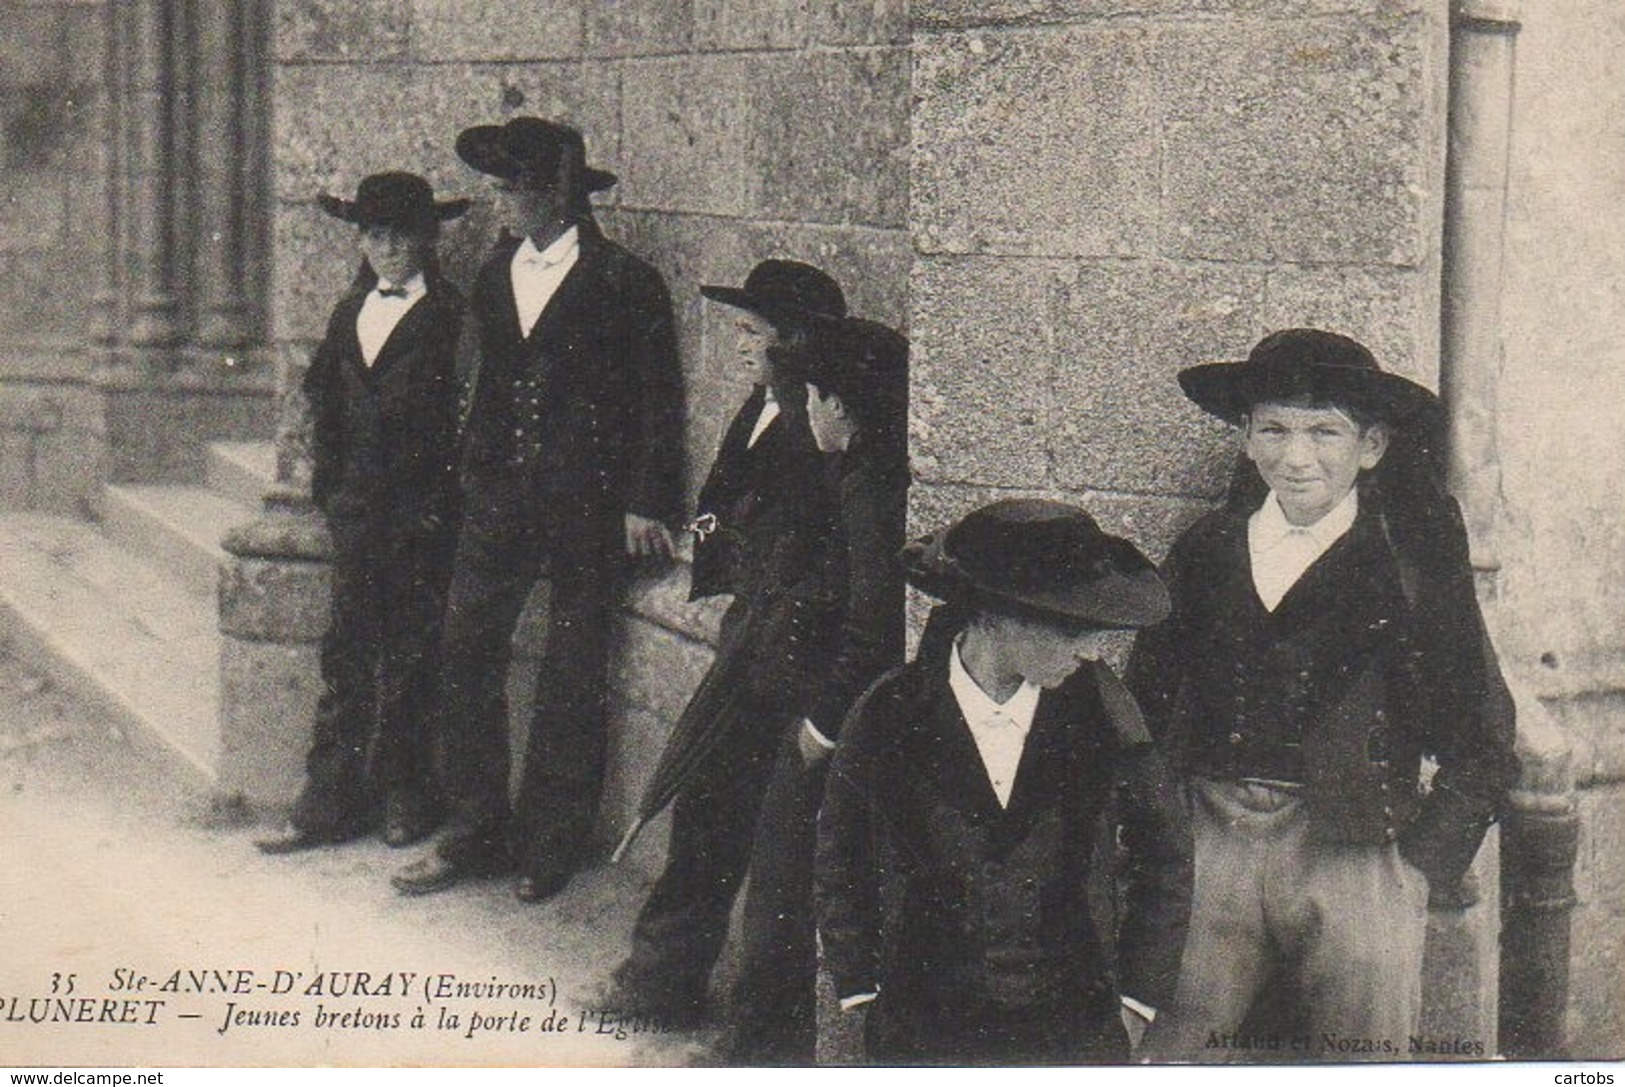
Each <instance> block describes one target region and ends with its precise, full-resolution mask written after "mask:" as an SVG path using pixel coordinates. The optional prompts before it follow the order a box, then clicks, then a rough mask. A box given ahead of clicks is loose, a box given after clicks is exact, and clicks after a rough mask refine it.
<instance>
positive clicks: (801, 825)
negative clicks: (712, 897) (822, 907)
mask: <svg viewBox="0 0 1625 1087" xmlns="http://www.w3.org/2000/svg"><path fill="white" fill-rule="evenodd" d="M797 731H799V725H798V726H797V727H796V728H792V729H789V730H787V732H786V734H785V737H784V740H783V742H782V743H781V744H780V745H779V752H778V758H777V759H776V760H775V762H774V767H773V777H772V780H771V781H770V782H769V783H768V787H767V795H766V796H765V797H764V799H763V802H762V810H761V815H760V817H759V819H758V821H757V826H756V842H755V845H754V847H753V848H752V850H751V861H750V885H749V887H748V889H747V890H746V892H745V961H744V967H743V970H742V971H741V973H740V977H739V989H738V991H737V993H736V994H735V998H734V1009H735V1011H734V1036H733V1052H732V1054H731V1057H732V1059H733V1060H734V1061H735V1062H737V1063H741V1064H753V1065H768V1064H771V1065H810V1064H812V1063H813V1060H814V1058H815V1057H816V1055H817V1042H818V1020H817V1006H816V994H817V986H818V924H817V920H816V917H815V915H814V912H813V854H814V853H815V852H816V849H817V845H818V807H819V805H820V804H821V803H822V802H823V799H824V778H825V776H826V773H827V771H828V769H829V760H828V759H827V758H826V759H824V760H823V761H821V762H818V763H816V764H814V765H812V766H808V765H807V764H806V762H805V760H803V759H802V757H801V749H800V745H799V744H798V742H797V735H796V734H797Z"/></svg>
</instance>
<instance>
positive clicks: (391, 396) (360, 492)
mask: <svg viewBox="0 0 1625 1087" xmlns="http://www.w3.org/2000/svg"><path fill="white" fill-rule="evenodd" d="M425 278H426V285H427V287H428V293H427V294H426V295H425V296H424V297H423V298H421V299H419V300H418V302H417V304H416V305H414V306H413V307H412V308H411V309H410V310H408V311H407V312H406V314H405V315H404V316H402V318H401V320H400V322H399V323H398V324H397V325H396V326H395V328H394V329H393V330H392V331H391V333H390V336H389V339H388V340H387V341H385V343H384V345H383V347H382V348H381V349H380V350H379V353H378V357H377V358H376V359H375V360H374V361H373V364H372V366H370V367H369V366H367V365H366V364H365V363H364V362H363V361H362V357H361V344H360V341H359V340H358V339H357V337H356V317H357V315H358V314H359V313H360V312H361V307H362V305H363V303H365V301H366V298H367V294H368V292H370V291H371V290H372V288H373V287H374V286H375V285H376V277H375V276H372V275H370V274H364V275H362V276H360V277H358V278H357V280H356V283H355V285H354V286H353V288H352V289H351V290H350V291H349V292H348V293H347V294H346V295H345V296H344V297H343V298H342V299H340V301H339V303H338V305H337V306H336V307H335V308H334V310H333V314H332V316H331V317H330V318H329V320H328V323H327V334H326V335H325V336H324V337H323V339H322V342H321V344H320V345H319V346H318V347H317V348H316V352H315V354H314V356H313V357H312V359H311V364H310V367H309V369H307V370H306V371H305V376H304V380H303V390H304V393H305V396H306V398H307V400H308V401H309V403H310V407H311V418H312V432H311V441H312V449H311V459H312V471H311V483H310V489H311V497H312V498H313V499H314V500H315V502H316V504H317V505H318V506H319V507H320V508H322V509H323V510H324V511H326V512H327V513H328V514H329V515H333V516H365V515H368V514H379V515H385V516H387V517H389V519H390V520H392V521H394V522H395V523H405V524H411V523H415V522H417V521H419V520H420V519H423V518H425V517H432V518H434V519H437V520H440V521H442V522H446V523H449V522H450V521H451V520H452V519H453V517H454V516H455V513H456V508H457V475H456V469H457V460H458V446H457V392H456V383H455V371H454V368H455V352H456V346H457V338H458V329H459V326H460V323H461V320H462V316H463V298H462V295H461V294H460V293H459V292H458V291H457V289H456V288H455V287H453V286H452V285H451V284H450V283H448V282H446V281H445V280H444V279H441V278H440V277H439V276H438V275H435V274H432V273H430V274H428V275H426V277H425Z"/></svg>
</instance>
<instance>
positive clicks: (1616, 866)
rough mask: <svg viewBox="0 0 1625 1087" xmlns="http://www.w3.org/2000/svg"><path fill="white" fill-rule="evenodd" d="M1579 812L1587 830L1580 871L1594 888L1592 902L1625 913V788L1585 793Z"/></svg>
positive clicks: (1584, 833) (1610, 788)
mask: <svg viewBox="0 0 1625 1087" xmlns="http://www.w3.org/2000/svg"><path fill="white" fill-rule="evenodd" d="M1579 812H1580V825H1581V826H1582V828H1584V829H1583V831H1582V834H1583V838H1582V842H1583V845H1582V852H1581V856H1580V859H1579V862H1578V864H1577V869H1578V870H1580V871H1583V872H1584V873H1585V878H1586V881H1587V882H1588V883H1589V885H1590V887H1591V889H1592V896H1591V898H1590V900H1589V901H1590V902H1591V904H1593V905H1596V906H1599V907H1602V908H1604V909H1609V910H1613V911H1614V912H1616V913H1620V914H1625V786H1620V785H1612V786H1605V787H1600V788H1593V789H1584V790H1582V791H1581V793H1580V808H1579ZM1577 874H1578V872H1577Z"/></svg>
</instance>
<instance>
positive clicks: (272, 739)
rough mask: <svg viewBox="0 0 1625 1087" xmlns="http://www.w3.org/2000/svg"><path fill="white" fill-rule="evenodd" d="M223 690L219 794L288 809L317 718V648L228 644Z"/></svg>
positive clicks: (224, 651)
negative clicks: (238, 795) (312, 722)
mask: <svg viewBox="0 0 1625 1087" xmlns="http://www.w3.org/2000/svg"><path fill="white" fill-rule="evenodd" d="M220 684H221V686H220V718H221V720H220V728H221V735H220V749H221V750H220V779H219V780H220V787H221V791H222V792H223V793H224V794H225V795H228V796H229V795H231V794H233V793H238V794H241V795H242V796H243V797H244V798H245V799H247V800H248V801H249V802H250V803H252V804H255V805H257V806H264V807H268V808H281V807H286V806H287V805H288V804H291V803H292V802H293V799H294V797H295V796H296V795H297V794H298V791H299V785H300V782H301V780H302V779H303V775H304V764H305V752H306V750H307V749H308V748H309V746H310V726H311V721H312V720H313V719H314V718H315V715H316V698H317V695H318V694H319V692H320V686H321V681H320V679H319V671H318V663H317V651H316V647H315V646H313V645H304V644H301V645H281V644H278V643H276V642H250V641H240V640H238V639H236V638H226V639H224V641H223V642H222V645H221V650H220Z"/></svg>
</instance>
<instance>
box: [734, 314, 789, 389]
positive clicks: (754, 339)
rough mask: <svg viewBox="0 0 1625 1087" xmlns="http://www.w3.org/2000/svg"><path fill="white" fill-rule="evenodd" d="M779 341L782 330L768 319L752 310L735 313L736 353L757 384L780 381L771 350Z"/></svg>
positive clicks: (747, 372)
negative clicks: (779, 330) (768, 351)
mask: <svg viewBox="0 0 1625 1087" xmlns="http://www.w3.org/2000/svg"><path fill="white" fill-rule="evenodd" d="M778 342H779V332H778V329H776V328H774V327H773V325H772V324H771V323H769V322H768V321H767V320H766V319H764V318H762V317H760V316H758V315H757V314H754V313H752V312H750V311H749V310H739V311H737V312H736V313H735V314H734V354H735V355H737V356H738V357H739V363H740V365H741V366H743V367H744V368H745V373H746V374H747V375H748V376H749V377H750V379H751V381H752V382H753V383H754V384H757V385H771V384H773V383H774V381H775V380H777V378H778V376H779V375H778V370H777V367H776V366H775V365H774V363H773V359H772V358H771V357H770V356H769V355H768V353H767V349H768V348H770V347H772V346H774V345H775V344H777V343H778Z"/></svg>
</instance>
